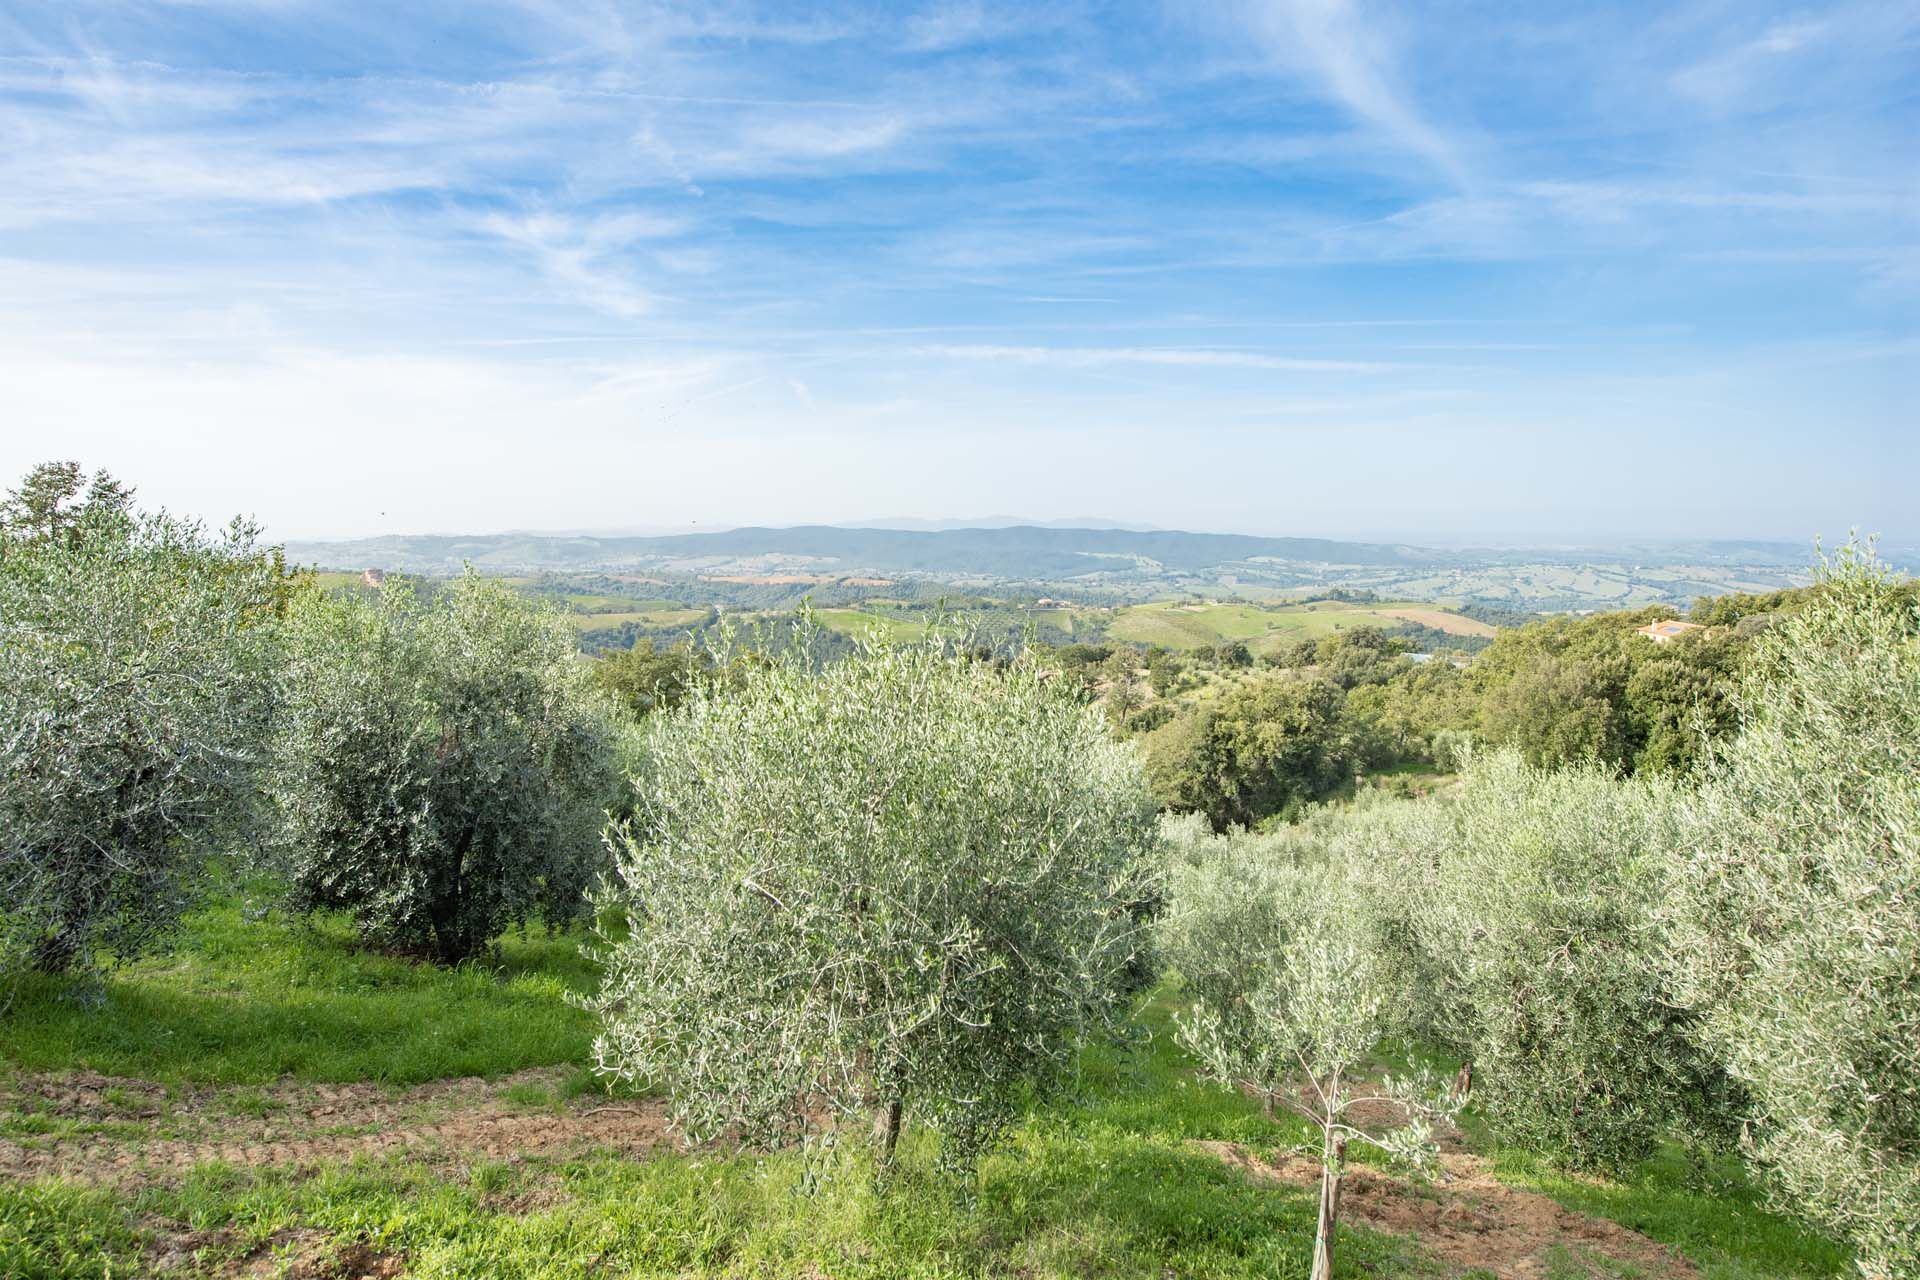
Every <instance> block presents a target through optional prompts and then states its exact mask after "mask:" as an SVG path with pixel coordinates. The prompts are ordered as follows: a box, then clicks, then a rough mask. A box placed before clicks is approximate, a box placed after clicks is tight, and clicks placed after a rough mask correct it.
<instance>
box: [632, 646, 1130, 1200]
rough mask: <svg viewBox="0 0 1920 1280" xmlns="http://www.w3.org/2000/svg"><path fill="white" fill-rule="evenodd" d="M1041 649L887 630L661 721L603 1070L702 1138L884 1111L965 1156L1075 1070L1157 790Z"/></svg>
mask: <svg viewBox="0 0 1920 1280" xmlns="http://www.w3.org/2000/svg"><path fill="white" fill-rule="evenodd" d="M1061 685H1062V682H1061V681H1058V680H1050V679H1048V678H1047V677H1046V675H1045V673H1044V672H1042V671H1040V670H1039V669H1038V668H1037V667H1035V666H1034V665H1032V664H1030V663H1027V662H1016V663H1015V664H1013V665H1012V666H1011V667H1010V668H1006V669H998V668H996V667H995V666H993V665H989V664H984V663H974V662H968V661H965V660H963V659H959V658H955V657H952V656H950V655H949V654H948V653H947V652H945V651H944V650H943V648H942V647H941V645H940V642H939V641H938V639H937V638H936V639H934V640H931V641H929V642H928V643H926V644H920V645H912V646H896V647H887V646H884V645H881V644H879V643H878V642H877V641H876V640H872V639H869V640H868V641H867V642H866V643H864V644H862V645H861V646H860V647H858V649H857V650H856V652H855V653H854V654H853V656H851V657H849V658H847V659H846V660H845V661H843V662H839V663H836V664H834V665H831V666H828V667H826V668H825V669H823V670H817V671H816V670H814V669H812V668H811V666H810V664H809V663H808V662H807V661H806V660H805V658H804V656H803V655H799V654H788V655H786V656H784V657H780V658H776V659H774V660H771V661H769V662H767V663H765V664H762V665H760V666H758V667H756V668H752V669H747V670H745V671H744V672H743V673H742V674H741V675H740V677H739V687H738V688H737V689H734V690H729V689H726V688H722V687H720V686H718V685H717V684H713V683H707V684H703V685H700V686H698V687H696V690H695V691H694V693H693V694H692V696H691V697H690V698H689V699H688V701H687V702H686V703H685V704H683V705H682V706H680V707H678V708H676V709H675V710H673V711H670V712H666V713H664V714H656V715H655V716H654V717H653V718H652V719H651V721H650V722H649V725H648V733H647V741H646V749H645V751H644V753H643V760H644V762H645V763H644V767H643V768H642V770H641V772H640V775H639V777H638V778H637V779H636V787H637V790H638V796H637V805H636V816H635V818H634V819H633V821H632V823H631V824H630V826H629V828H628V829H627V831H626V833H625V836H624V839H622V840H620V841H619V842H618V844H619V847H618V849H617V850H616V854H617V866H618V886H617V898H618V901H619V902H620V903H621V904H622V905H623V906H624V909H625V910H624V914H625V917H626V922H627V929H626V932H625V935H624V936H618V935H617V934H616V935H615V936H613V937H610V938H609V939H608V940H607V941H606V943H605V946H604V949H603V959H604V960H605V962H606V965H607V978H606V984H605V987H604V990H603V992H602V994H601V996H600V999H599V1001H598V1009H599V1012H600V1014H601V1016H602V1017H603V1019H604V1024H605V1030H604V1032H603V1034H602V1035H601V1037H600V1040H599V1042H598V1046H597V1050H596V1054H597V1058H598V1062H599V1065H600V1068H601V1069H602V1070H603V1071H605V1072H608V1073H610V1074H614V1075H617V1076H620V1077H623V1078H626V1079H629V1080H632V1081H636V1082H640V1083H642V1084H645V1085H650V1086H659V1087H663V1088H664V1089H665V1090H666V1091H667V1094H668V1098H669V1108H670V1113H671V1115H672V1118H673V1120H674V1122H675V1123H676V1125H677V1126H678V1127H679V1128H680V1129H681V1130H682V1131H683V1132H685V1133H686V1134H687V1135H688V1136H690V1137H691V1138H693V1139H695V1140H703V1139H707V1138H711V1137H713V1136H715V1135H717V1134H720V1133H722V1132H729V1131H730V1132H732V1133H734V1134H736V1135H738V1136H740V1137H741V1138H743V1139H746V1140H750V1141H753V1140H762V1141H774V1140H782V1139H791V1138H794V1137H797V1136H814V1135H816V1134H819V1133H821V1132H822V1131H823V1130H825V1131H827V1132H828V1133H829V1134H831V1133H832V1132H833V1131H836V1130H843V1129H844V1128H845V1127H846V1125H848V1124H849V1123H852V1122H853V1121H855V1120H856V1119H857V1118H859V1117H862V1116H867V1115H877V1117H878V1120H877V1124H876V1130H875V1132H876V1134H877V1137H878V1141H879V1144H880V1148H881V1151H882V1154H883V1158H890V1156H891V1154H892V1150H893V1144H894V1142H895V1140H896V1139H897V1137H898V1134H899V1133H900V1129H901V1125H902V1122H903V1121H904V1120H913V1121H918V1122H922V1123H924V1124H925V1125H927V1126H928V1127H930V1128H932V1129H935V1130H938V1131H940V1132H941V1133H942V1134H943V1135H944V1144H943V1150H944V1154H945V1155H946V1156H947V1157H948V1158H950V1159H951V1160H954V1161H956V1162H960V1163H964V1162H966V1161H967V1160H968V1159H969V1158H970V1157H972V1156H973V1155H974V1154H975V1153H977V1152H978V1151H979V1150H981V1148H982V1147H983V1145H984V1144H985V1143H986V1142H987V1141H988V1140H989V1139H990V1138H991V1137H992V1136H993V1135H994V1134H995V1133H997V1132H998V1131H999V1130H1000V1129H1001V1128H1002V1127H1003V1126H1004V1125H1005V1124H1006V1123H1007V1121H1008V1120H1009V1118H1010V1117H1011V1115H1012V1114H1013V1112H1014V1109H1015V1107H1016V1105H1017V1104H1018V1102H1019V1101H1020V1100H1021V1099H1023V1098H1024V1097H1026V1096H1027V1095H1028V1093H1029V1091H1032V1090H1038V1091H1042V1092H1044V1091H1045V1090H1047V1089H1048V1088H1050V1087H1052V1086H1054V1085H1056V1084H1058V1083H1059V1081H1060V1080H1061V1078H1062V1075H1063V1073H1065V1072H1066V1071H1067V1070H1068V1069H1069V1068H1070V1067H1071V1065H1072V1064H1073V1063H1074V1062H1075V1060H1076V1056H1077V1052H1078V1049H1079V1047H1080V1045H1081V1043H1082V1042H1083V1040H1084V1039H1085V1038H1086V1037H1087V1036H1089V1035H1090V1034H1092V1033H1093V1032H1095V1031H1096V1030H1097V1029H1099V1028H1101V1027H1102V1026H1103V1025H1104V1023H1105V1021H1106V1020H1107V1019H1108V1018H1109V1017H1110V1016H1111V1015H1112V1014H1113V1013H1114V1012H1115V1011H1116V1009H1117V1007H1118V1005H1119V1003H1120V1001H1121V999H1122V992H1123V991H1124V989H1125V987H1126V985H1127V981H1128V976H1129V975H1128V967H1129V961H1130V960H1131V959H1132V957H1134V955H1135V954H1136V952H1137V951H1138V949H1139V945H1138V944H1139V938H1138V932H1139V931H1138V926H1137V923H1136V921H1135V920H1134V918H1133V910H1132V908H1133V907H1134V906H1135V905H1136V903H1137V900H1138V898H1139V896H1140V892H1139V888H1138V885H1137V871H1138V867H1139V865H1140V863H1141V861H1142V855H1143V854H1145V853H1146V852H1147V851H1148V850H1149V849H1150V847H1151V844H1152V842H1153V840H1154V835H1155V828H1154V812H1153V805H1152V802H1151V799H1150V797H1149V796H1148V794H1147V791H1146V788H1145V786H1144V783H1143V782H1142V780H1141V778H1140V776H1139V771H1138V766H1137V764H1136V763H1135V761H1134V757H1133V754H1132V752H1131V751H1130V750H1129V749H1128V748H1127V747H1125V746H1124V745H1122V744H1120V743H1117V742H1115V741H1113V740H1112V739H1111V737H1110V735H1109V733H1108V731H1107V728H1106V726H1105V723H1104V721H1103V719H1102V718H1101V716H1100V713H1099V711H1098V710H1097V709H1096V708H1093V707H1089V706H1087V705H1086V704H1085V703H1084V702H1083V701H1081V700H1080V698H1079V697H1078V696H1077V695H1076V694H1075V693H1074V692H1072V691H1071V690H1070V689H1064V688H1062V687H1061Z"/></svg>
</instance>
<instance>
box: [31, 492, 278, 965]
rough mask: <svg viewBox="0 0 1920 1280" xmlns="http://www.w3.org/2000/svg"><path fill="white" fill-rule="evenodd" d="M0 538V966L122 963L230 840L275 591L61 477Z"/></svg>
mask: <svg viewBox="0 0 1920 1280" xmlns="http://www.w3.org/2000/svg"><path fill="white" fill-rule="evenodd" d="M0 521H3V523H0V707H3V708H4V712H3V713H0V957H3V958H4V959H5V960H6V961H7V963H9V964H11V963H13V962H15V961H17V960H21V959H23V958H24V959H26V960H28V961H30V962H31V963H33V964H35V965H37V966H38V967H40V968H42V969H46V970H50V971H63V970H67V969H70V968H73V967H75V966H80V965H85V964H88V963H90V962H91V961H92V959H93V958H94V957H95V955H96V953H98V952H100V951H102V950H104V951H106V952H109V953H111V954H112V955H113V956H115V957H119V958H126V957H129V956H132V955H134V954H136V953H137V952H138V951H139V950H141V949H142V948H143V947H145V946H147V945H148V944H150V943H151V942H152V941H153V940H154V939H155V938H157V937H158V936H160V935H161V934H163V933H164V932H165V931H166V930H167V929H168V928H169V927H171V926H172V925H173V924H174V923H175V922H176V921H177V920H178V918H179V916H180V913H181V911H182V910H183V909H184V908H185V906H186V905H187V904H188V902H190V901H191V899H192V895H193V891H194V889H195V886H196V884H197V883H198V880H199V872H200V870H201V869H202V867H203V866H204V864H205V863H206V861H207V859H208V858H209V857H210V856H212V855H214V854H216V853H218V852H222V851H224V850H226V849H228V848H230V847H231V846H232V845H234V844H236V843H240V842H244V841H246V840H247V839H248V838H249V829H250V825H251V820H252V818H253V817H254V815H255V814H256V812H257V809H256V806H255V804H254V797H255V793H256V772H257V770H258V768H259V766H260V764H261V760H262V755H263V748H264V746H265V742H266V738H267V733H268V717H269V714H270V711H271V699H270V697H269V696H268V689H269V685H270V676H271V670H272V665H273V662H274V658H275V652H276V650H275V644H274V641H275V626H274V623H275V621H276V618H277V615H278V612H279V610H280V608H281V605H282V603H283V600H284V591H285V581H284V576H283V573H282V571H281V567H280V563H279V559H278V557H277V556H275V555H274V554H273V553H271V552H269V551H265V550H262V549H261V548H260V547H259V546H258V545H257V544H256V542H255V532H254V530H253V528H252V527H251V526H249V525H247V524H244V523H242V522H238V521H236V522H235V523H234V524H233V525H232V526H231V527H230V528H228V529H227V530H225V531H224V532H222V533H219V534H214V533H210V532H209V531H207V530H205V529H204V528H202V527H201V526H199V525H196V524H191V523H187V522H184V521H180V520H175V519H172V518H170V517H167V516H165V515H141V514H136V513H134V512H133V511H132V510H131V494H130V493H129V492H128V491H127V490H126V489H124V488H123V487H121V486H120V485H119V484H117V483H116V482H115V481H114V480H113V479H112V478H111V477H109V476H107V475H106V474H105V473H104V472H102V473H99V474H97V475H95V476H94V477H93V479H92V481H91V483H90V484H88V483H86V482H85V477H84V474H83V473H82V472H81V471H80V469H79V467H78V466H76V465H74V464H70V463H62V464H53V465H49V466H45V467H41V468H39V469H37V470H36V471H34V472H33V474H32V475H30V476H29V477H28V478H27V480H26V482H25V483H24V484H23V485H22V486H21V488H20V489H18V490H16V491H14V493H12V494H11V495H10V496H9V498H8V500H7V501H6V503H5V504H4V506H0Z"/></svg>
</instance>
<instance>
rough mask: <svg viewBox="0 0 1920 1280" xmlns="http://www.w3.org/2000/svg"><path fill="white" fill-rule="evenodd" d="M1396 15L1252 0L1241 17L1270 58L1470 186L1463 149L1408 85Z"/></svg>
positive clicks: (1337, 1) (1322, 3) (1342, 0)
mask: <svg viewBox="0 0 1920 1280" xmlns="http://www.w3.org/2000/svg"><path fill="white" fill-rule="evenodd" d="M1399 12H1400V11H1399V10H1398V9H1397V8H1392V7H1388V6H1378V5H1376V6H1368V5H1367V4H1366V3H1365V0H1252V3H1250V5H1249V7H1248V10H1247V20H1248V23H1249V25H1250V27H1251V29H1252V31H1253V32H1254V34H1255V36H1256V38H1258V39H1260V40H1261V41H1262V43H1263V45H1264V47H1265V48H1266V50H1267V52H1268V53H1269V55H1270V56H1272V57H1273V58H1274V59H1276V60H1277V61H1279V62H1281V63H1283V64H1286V65H1289V66H1292V67H1294V68H1296V69H1297V70H1299V71H1302V72H1304V73H1306V74H1308V75H1310V76H1311V77H1313V78H1314V79H1315V80H1316V81H1318V82H1319V83H1320V84H1321V85H1322V86H1323V88H1324V89H1325V91H1326V92H1327V93H1328V94H1330V95H1331V96H1332V97H1333V98H1334V100H1336V101H1337V102H1339V103H1340V104H1341V105H1342V106H1344V107H1346V108H1347V109H1348V110H1349V111H1351V112H1352V113H1353V114H1354V115H1356V116H1358V117H1359V118H1360V119H1361V120H1363V121H1365V122H1366V123H1367V124H1368V125H1370V126H1372V127H1374V128H1376V129H1378V130H1380V131H1381V132H1382V133H1384V134H1385V135H1386V136H1387V137H1388V138H1390V139H1392V140H1393V141H1394V142H1395V143H1397V144H1398V145H1399V146H1401V147H1403V148H1405V149H1406V150H1407V151H1409V152H1411V153H1413V154H1414V155H1417V156H1419V157H1421V158H1422V159H1424V160H1426V161H1427V162H1428V163H1429V164H1430V165H1432V166H1433V168H1434V169H1436V170H1437V171H1439V172H1440V173H1441V174H1443V175H1445V176H1446V177H1447V178H1448V179H1449V180H1451V181H1452V182H1453V183H1454V184H1455V185H1456V186H1460V187H1467V186H1471V185H1472V181H1471V176H1470V169H1469V165H1468V163H1467V158H1466V155H1465V154H1464V151H1463V148H1462V147H1461V146H1460V144H1459V143H1458V142H1457V141H1456V140H1455V139H1454V138H1452V137H1451V136H1449V135H1448V134H1447V133H1446V132H1445V131H1443V130H1442V129H1441V128H1440V127H1439V126H1437V125H1436V124H1434V123H1433V121H1432V120H1430V119H1429V118H1428V117H1427V116H1426V115H1425V114H1424V113H1423V112H1422V111H1421V110H1420V109H1419V108H1418V106H1417V105H1416V104H1415V101H1414V99H1413V96H1412V93H1411V91H1410V90H1409V88H1408V85H1407V75H1406V69H1405V67H1404V66H1403V65H1402V63H1401V57H1400V53H1399V50H1398V49H1397V48H1396V46H1395V40H1394V28H1393V23H1394V19H1395V16H1396V14H1397V13H1399Z"/></svg>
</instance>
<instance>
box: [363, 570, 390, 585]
mask: <svg viewBox="0 0 1920 1280" xmlns="http://www.w3.org/2000/svg"><path fill="white" fill-rule="evenodd" d="M360 581H361V582H363V583H364V584H366V585H367V586H369V587H384V586H386V585H387V571H386V570H385V569H368V570H366V571H365V572H363V573H361V575H360Z"/></svg>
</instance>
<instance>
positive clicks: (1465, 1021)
mask: <svg viewBox="0 0 1920 1280" xmlns="http://www.w3.org/2000/svg"><path fill="white" fill-rule="evenodd" d="M1679 841H1680V827H1679V816H1678V798H1677V795H1676V793H1675V792H1674V790H1673V788H1672V786H1671V784H1669V783H1665V782H1662V781H1658V780H1629V781H1624V782H1623V781H1620V780H1618V779H1616V778H1614V777H1613V776H1612V775H1611V774H1609V773H1607V772H1606V771H1604V770H1602V769H1599V768H1597V767H1576V768H1570V769H1566V770H1562V771H1559V772H1545V771H1541V770H1536V769H1533V768H1531V767H1529V766H1528V765H1526V764H1525V763H1524V762H1522V760H1521V759H1520V758H1519V757H1518V755H1517V754H1515V753H1514V752H1512V751H1501V752H1498V753H1495V754H1491V755H1482V756H1478V757H1470V758H1469V759H1468V760H1467V761H1466V767H1465V774H1464V777H1463V779H1462V782H1461V784H1460V785H1459V786H1458V787H1456V788H1454V789H1453V790H1452V791H1451V792H1450V793H1448V794H1446V795H1445V796H1443V797H1441V798H1438V799H1437V800H1436V801H1432V802H1421V801H1415V802H1411V803H1391V802H1388V803H1381V804H1377V805H1375V806H1372V807H1370V808H1368V809H1365V810H1363V811H1362V812H1360V813H1359V814H1357V815H1356V816H1355V817H1354V818H1353V819H1352V820H1351V821H1349V822H1347V823H1345V824H1343V825H1342V826H1341V828H1340V829H1339V833H1338V835H1337V837H1336V839H1335V842H1334V848H1335V856H1336V857H1338V858H1340V859H1342V860H1343V861H1345V862H1347V863H1348V864H1350V865H1352V866H1354V867H1355V868H1357V869H1359V870H1360V871H1361V872H1362V873H1364V874H1366V875H1367V876H1368V877H1369V879H1370V880H1371V881H1372V882H1373V885H1374V893H1375V896H1376V898H1377V900H1378V901H1379V902H1380V903H1382V904H1383V910H1384V911H1385V912H1386V913H1387V914H1388V916H1389V920H1388V923H1387V925H1386V926H1385V928H1386V936H1387V937H1388V938H1390V939H1392V940H1394V943H1395V945H1396V946H1397V947H1399V948H1400V949H1401V950H1402V955H1403V959H1404V962H1405V963H1406V964H1407V965H1408V966H1409V967H1410V969H1411V970H1412V971H1413V972H1414V973H1415V974H1416V975H1417V983H1418V986H1419V987H1420V989H1422V990H1424V991H1425V992H1426V993H1427V999H1426V1001H1425V1003H1424V1005H1423V1009H1424V1020H1425V1022H1426V1032H1427V1034H1428V1035H1430V1036H1432V1037H1433V1038H1434V1039H1436V1040H1437V1041H1439V1042H1440V1043H1442V1044H1444V1045H1446V1046H1448V1047H1450V1048H1452V1049H1453V1050H1455V1051H1457V1052H1458V1053H1460V1054H1461V1055H1463V1056H1464V1057H1466V1058H1468V1059H1469V1060H1470V1061H1471V1063H1472V1074H1473V1085H1474V1091H1475V1098H1476V1101H1477V1102H1478V1103H1479V1104H1480V1105H1481V1109H1482V1110H1483V1112H1484V1114H1485V1116H1486V1118H1487V1121H1488V1123H1489V1125H1490V1127H1491V1128H1492V1129H1493V1130H1494V1131H1495V1132H1496V1133H1497V1134H1498V1135H1499V1136H1500V1137H1502V1138H1503V1139H1505V1140H1507V1141H1510V1142H1513V1143H1515V1144H1518V1145H1522V1146H1527V1147H1530V1148H1534V1149H1537V1150H1541V1151H1544V1152H1546V1153H1548V1154H1551V1155H1553V1156H1555V1157H1557V1158H1559V1159H1561V1160H1563V1161H1565V1162H1567V1163H1569V1164H1572V1165H1574V1166H1577V1167H1601V1168H1607V1167H1614V1168H1617V1167H1621V1166H1624V1165H1628V1164H1630V1163H1632V1162H1634V1161H1637V1160H1639V1159H1642V1158H1644V1157H1645V1156H1647V1155H1648V1154H1650V1153H1651V1151H1652V1150H1653V1148H1654V1147H1655V1145H1656V1144H1657V1143H1658V1142H1659V1141H1660V1140H1661V1138H1662V1137H1664V1136H1665V1135H1666V1133H1667V1132H1668V1131H1669V1129H1670V1128H1671V1127H1672V1126H1673V1125H1674V1124H1675V1122H1676V1121H1680V1120H1686V1119H1692V1120H1696V1121H1698V1122H1699V1123H1700V1124H1701V1126H1702V1127H1703V1129H1704V1128H1705V1127H1706V1126H1708V1125H1710V1124H1711V1122H1712V1120H1713V1107H1714V1105H1715V1103H1716V1101H1717V1099H1718V1096H1719V1094H1718V1085H1717V1083H1716V1074H1715V1072H1714V1071H1713V1070H1712V1068H1711V1067H1710V1066H1708V1065H1707V1064H1705V1063H1704V1062H1703V1060H1702V1058H1701V1055H1700V1054H1699V1052H1698V1050H1697V1048H1696V1047H1695V1044H1694V1042H1693V1041H1692V1039H1691V1038H1690V1033H1691V1024H1690V1019H1688V1018H1687V1017H1686V1015H1684V1014H1682V1013H1680V1012H1679V1011H1677V1010H1675V1009H1674V1008H1673V1003H1674V1001H1673V994H1672V992H1671V990H1670V983H1669V980H1668V974H1667V971H1666V967H1665V960H1664V955H1663V951H1662V947H1661V945H1660V940H1659V935H1658V930H1657V917H1656V909H1657V907H1658V904H1659V900H1660V894H1661V891H1662V889H1663V888H1664V878H1663V875H1662V866H1663V864H1664V861H1665V859H1667V858H1669V857H1670V856H1672V852H1673V850H1675V849H1676V848H1678V846H1679Z"/></svg>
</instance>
